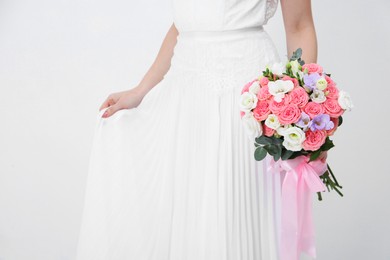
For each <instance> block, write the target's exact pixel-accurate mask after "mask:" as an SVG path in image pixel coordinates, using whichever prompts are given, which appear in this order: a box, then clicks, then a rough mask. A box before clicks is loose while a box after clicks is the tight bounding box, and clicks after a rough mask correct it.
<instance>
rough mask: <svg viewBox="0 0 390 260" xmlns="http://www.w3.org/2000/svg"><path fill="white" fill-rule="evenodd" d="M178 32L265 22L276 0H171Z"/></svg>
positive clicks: (209, 29) (276, 3)
mask: <svg viewBox="0 0 390 260" xmlns="http://www.w3.org/2000/svg"><path fill="white" fill-rule="evenodd" d="M172 1H173V15H174V23H175V26H176V28H177V29H178V30H179V32H180V31H222V30H234V29H240V28H245V27H253V26H260V25H265V24H266V23H267V21H268V20H269V19H270V18H271V17H272V16H273V15H274V13H275V11H276V9H277V6H278V0H172Z"/></svg>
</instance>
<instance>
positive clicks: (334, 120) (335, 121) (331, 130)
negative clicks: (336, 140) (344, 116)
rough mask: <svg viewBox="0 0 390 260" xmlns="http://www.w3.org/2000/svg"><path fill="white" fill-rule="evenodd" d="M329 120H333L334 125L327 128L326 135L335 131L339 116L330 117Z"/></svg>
mask: <svg viewBox="0 0 390 260" xmlns="http://www.w3.org/2000/svg"><path fill="white" fill-rule="evenodd" d="M330 120H331V121H332V122H333V124H334V127H333V128H332V129H330V130H327V131H326V133H327V134H328V136H331V135H333V133H334V132H336V129H337V127H338V125H339V118H338V117H336V118H335V117H331V118H330Z"/></svg>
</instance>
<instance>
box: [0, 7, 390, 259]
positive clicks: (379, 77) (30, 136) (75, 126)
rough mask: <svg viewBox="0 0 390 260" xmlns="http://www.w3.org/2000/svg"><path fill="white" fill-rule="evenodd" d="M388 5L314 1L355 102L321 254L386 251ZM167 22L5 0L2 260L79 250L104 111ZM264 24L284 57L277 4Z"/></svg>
mask: <svg viewBox="0 0 390 260" xmlns="http://www.w3.org/2000/svg"><path fill="white" fill-rule="evenodd" d="M352 3H353V4H352ZM389 11H390V2H389V1H385V0H382V1H373V2H369V1H362V0H356V1H353V2H352V1H337V0H328V1H319V0H315V1H313V12H314V16H315V23H316V28H317V33H318V39H319V59H318V62H319V63H321V64H322V65H323V67H324V68H325V69H326V70H327V71H328V72H331V73H332V76H333V78H334V79H335V80H336V82H337V83H338V85H339V87H340V88H342V89H344V90H347V91H349V92H350V93H351V95H352V97H353V100H354V103H355V106H356V108H355V109H354V111H353V112H352V113H348V114H346V115H345V122H344V125H343V127H342V128H340V129H339V131H338V133H337V135H336V136H335V143H336V147H335V148H334V149H333V150H332V152H331V153H330V157H329V162H330V163H331V165H332V168H333V169H334V171H335V172H336V173H337V176H338V178H339V181H340V182H341V183H342V184H343V185H344V189H343V191H344V193H345V197H344V198H339V197H338V196H337V195H335V193H333V194H325V195H324V201H322V202H318V201H315V202H314V214H315V225H316V231H317V248H318V255H319V257H318V259H319V260H329V259H332V260H346V259H347V260H348V259H356V260H366V259H375V260H388V259H390V252H389V249H388V248H389V247H388V245H389V242H390V239H389V238H388V234H389V232H390V224H389V220H390V210H389V202H388V199H387V198H388V187H389V185H390V183H389V182H390V178H389V173H390V171H389V167H388V166H387V164H388V161H389V152H388V148H387V147H388V146H389V145H390V141H389V123H388V113H387V111H388V110H389V103H390V102H389V101H388V100H389V94H390V91H389V88H390V83H389V80H388V75H389V74H390V73H389V72H390V49H389V46H390V42H389V35H390V34H389V28H388V24H390V18H389V17H388V16H387V14H388V12H389ZM171 22H172V13H171V6H170V2H169V0H163V1H161V0H159V1H158V0H149V1H124V0H111V1H103V0H95V1H92V0H56V1H53V0H35V1H29V0H0V90H1V91H0V112H1V115H0V118H1V119H0V120H1V121H0V260H70V259H73V258H74V255H75V250H76V243H77V236H78V232H79V225H80V220H81V210H82V206H83V205H82V204H83V196H84V188H85V181H86V173H87V166H88V165H87V164H88V159H89V152H90V148H91V142H92V133H93V130H94V123H95V117H96V115H97V112H98V107H99V106H100V104H101V102H102V101H103V100H104V99H105V98H106V96H107V95H108V94H110V93H111V92H116V91H121V90H125V89H129V88H132V87H134V86H135V85H136V84H137V83H138V82H139V80H140V79H141V78H142V76H143V75H144V73H145V72H146V70H147V69H148V68H149V66H150V65H151V63H152V61H153V60H154V57H155V55H156V54H157V51H158V49H159V47H160V44H161V42H162V39H163V37H164V35H165V33H166V31H167V30H168V28H169V26H170V24H171ZM266 30H267V31H268V32H269V34H270V35H271V36H272V37H273V39H274V41H275V43H276V45H277V47H278V49H279V52H280V55H281V56H282V57H283V56H285V53H286V50H285V39H284V31H283V30H284V29H283V26H282V17H281V11H280V8H279V9H278V11H277V13H276V15H275V17H274V18H273V19H272V20H271V21H270V22H269V25H268V26H267V27H266Z"/></svg>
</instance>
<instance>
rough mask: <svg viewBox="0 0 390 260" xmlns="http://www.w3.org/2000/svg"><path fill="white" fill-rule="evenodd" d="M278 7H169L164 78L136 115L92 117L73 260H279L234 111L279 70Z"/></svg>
mask: <svg viewBox="0 0 390 260" xmlns="http://www.w3.org/2000/svg"><path fill="white" fill-rule="evenodd" d="M277 4H278V3H277V0H173V12H174V23H175V25H176V27H177V29H178V31H179V35H178V38H177V44H176V46H175V48H174V55H173V57H172V61H171V67H170V70H169V71H168V73H167V74H166V76H165V77H164V79H163V80H162V81H161V82H160V83H159V84H157V85H156V86H155V87H154V88H152V89H151V90H150V91H149V92H148V93H147V94H146V95H145V97H144V98H143V100H142V102H141V103H140V104H139V105H138V107H135V108H132V109H124V110H120V111H118V112H116V113H115V114H114V115H113V116H111V117H108V118H101V115H102V114H103V113H104V111H105V109H103V110H102V111H100V112H99V113H98V114H97V122H96V129H95V132H94V139H93V144H92V151H91V155H90V161H89V171H88V179H87V186H86V193H85V204H84V211H83V218H82V224H81V230H80V236H79V243H78V250H77V260H274V259H278V244H279V229H280V228H279V218H280V217H279V215H280V214H279V211H280V210H279V204H280V202H279V200H280V198H279V195H278V194H279V193H280V190H279V189H280V181H279V180H278V176H274V175H272V172H269V171H267V165H266V163H265V162H263V161H262V162H258V161H255V159H254V156H253V153H254V144H253V141H252V140H250V139H249V138H248V135H247V134H246V132H245V129H244V127H243V124H242V122H241V121H240V120H241V118H240V109H239V105H238V103H239V98H240V93H241V89H242V87H243V85H244V84H245V83H247V82H248V81H250V80H252V79H254V78H255V77H257V76H259V75H260V73H261V70H262V69H263V68H264V66H266V65H267V64H271V63H272V62H275V61H276V62H277V61H279V56H278V53H277V51H276V48H275V46H274V44H273V42H272V40H271V39H270V37H269V35H268V34H267V33H266V31H264V29H263V25H265V24H266V23H267V21H268V19H269V18H271V17H272V16H273V14H274V12H275V9H276V8H277Z"/></svg>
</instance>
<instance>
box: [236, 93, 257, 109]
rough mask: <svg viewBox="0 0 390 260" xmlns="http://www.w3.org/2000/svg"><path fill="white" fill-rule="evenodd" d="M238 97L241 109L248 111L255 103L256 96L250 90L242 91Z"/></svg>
mask: <svg viewBox="0 0 390 260" xmlns="http://www.w3.org/2000/svg"><path fill="white" fill-rule="evenodd" d="M240 98H241V99H240V108H241V110H242V111H250V110H251V109H253V108H255V107H256V105H257V96H256V95H255V94H253V93H252V92H249V91H248V92H244V93H242V94H241V97H240Z"/></svg>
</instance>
